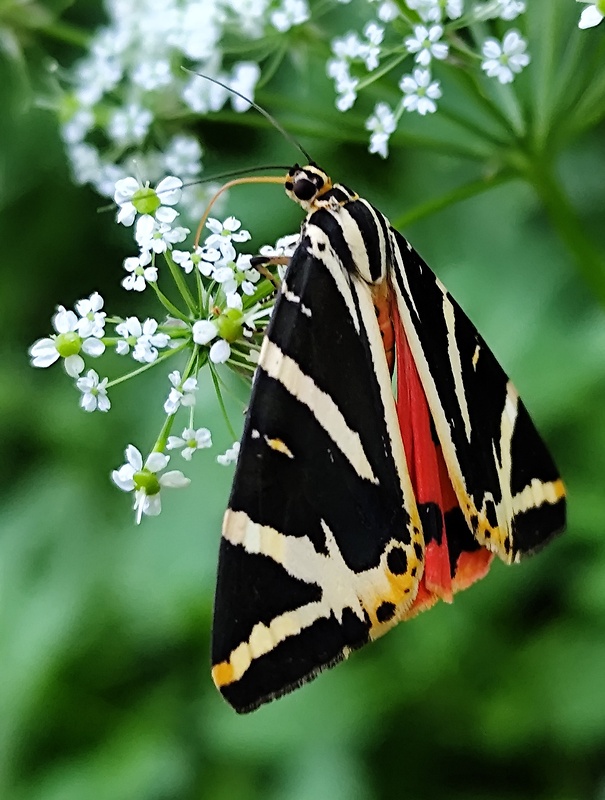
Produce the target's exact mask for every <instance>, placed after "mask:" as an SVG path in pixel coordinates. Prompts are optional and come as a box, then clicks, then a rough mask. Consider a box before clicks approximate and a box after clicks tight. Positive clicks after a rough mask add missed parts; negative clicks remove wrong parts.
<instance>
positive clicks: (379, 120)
mask: <svg viewBox="0 0 605 800" xmlns="http://www.w3.org/2000/svg"><path fill="white" fill-rule="evenodd" d="M396 127H397V120H396V118H395V115H394V114H393V112H392V110H391V108H390V106H389V105H388V103H377V104H376V106H375V107H374V113H373V114H372V116H371V117H368V119H367V120H366V130H368V131H372V135H371V136H370V147H369V151H370V153H378V154H379V155H381V156H382V157H383V158H386V157H387V155H388V154H389V137H390V135H391V134H392V133H393V131H394V130H395V128H396Z"/></svg>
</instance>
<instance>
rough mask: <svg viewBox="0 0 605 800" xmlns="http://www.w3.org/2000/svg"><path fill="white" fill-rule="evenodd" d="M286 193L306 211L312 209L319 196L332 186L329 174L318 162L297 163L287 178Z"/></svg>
mask: <svg viewBox="0 0 605 800" xmlns="http://www.w3.org/2000/svg"><path fill="white" fill-rule="evenodd" d="M285 186H286V194H287V195H288V197H289V198H290V199H291V200H294V202H295V203H298V204H299V205H300V206H302V207H303V208H304V209H305V211H311V210H312V209H313V207H314V205H315V202H316V200H317V198H318V197H319V196H320V195H322V194H324V193H325V192H327V191H329V190H330V189H331V188H332V181H331V180H330V178H329V176H328V175H327V174H326V173H325V172H324V171H323V170H322V169H320V168H319V167H318V166H317V164H307V166H306V167H300V166H299V165H298V164H295V165H294V166H293V167H292V168H291V169H290V171H289V172H288V176H287V178H286V183H285Z"/></svg>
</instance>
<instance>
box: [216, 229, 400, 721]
mask: <svg viewBox="0 0 605 800" xmlns="http://www.w3.org/2000/svg"><path fill="white" fill-rule="evenodd" d="M322 224H323V225H324V226H329V225H330V221H329V220H326V219H324V220H323V221H322ZM336 233H338V232H337V231H336ZM326 258H332V259H333V258H334V256H327V255H326ZM342 276H343V279H344V280H345V282H346V283H347V285H348V284H349V281H350V280H351V278H350V277H349V274H348V272H347V270H346V269H345V270H344V271H342ZM285 285H286V287H287V291H288V293H289V296H290V298H296V300H295V301H294V300H293V299H290V300H288V299H287V298H286V297H285V296H283V295H281V296H280V297H279V298H278V299H277V302H276V305H275V310H274V312H273V318H272V320H271V323H270V325H269V328H268V331H267V337H268V339H269V340H270V341H271V342H272V343H274V344H275V345H277V347H279V348H280V350H281V351H282V352H283V353H285V354H286V355H287V356H289V357H290V358H292V359H293V360H294V361H295V362H296V364H297V365H298V366H299V367H300V369H301V370H302V371H303V372H304V373H306V374H307V375H308V376H310V377H311V378H312V380H313V382H314V383H315V384H316V386H317V387H318V388H319V389H321V390H322V391H323V392H325V393H326V394H328V395H329V396H330V397H331V398H332V400H333V401H334V403H335V404H336V405H337V407H338V409H339V410H340V412H341V413H342V415H343V416H344V418H345V420H346V422H347V425H348V426H349V428H350V429H351V430H352V431H355V432H357V434H358V435H359V437H360V439H361V443H362V445H363V450H364V451H365V455H366V457H367V460H368V462H369V464H370V465H371V468H372V472H373V474H374V476H375V478H376V479H377V482H376V483H373V482H371V481H369V480H367V479H364V478H362V477H360V476H359V474H358V473H357V471H356V469H355V466H354V465H353V464H351V463H350V461H349V460H348V459H347V458H346V456H345V455H344V454H343V452H342V451H341V449H340V448H339V447H338V445H337V444H336V443H335V442H334V441H333V439H332V438H331V437H330V436H329V435H328V433H327V432H326V431H325V430H324V428H323V427H322V426H321V425H320V424H319V423H318V420H317V418H316V417H315V415H314V413H313V411H312V410H311V409H309V408H308V407H307V406H306V405H305V403H304V402H302V401H301V400H300V399H297V398H296V397H294V396H293V395H292V394H291V393H290V392H289V391H288V390H287V389H286V388H285V387H284V386H283V385H282V383H281V382H280V381H279V380H276V379H275V378H272V377H270V376H269V375H268V374H267V373H266V372H265V371H264V370H263V369H262V367H261V368H259V369H258V370H257V373H256V377H255V380H254V385H253V389H252V396H251V400H250V406H249V410H248V415H247V419H246V423H245V427H244V433H243V437H242V443H241V450H240V454H239V460H238V463H237V467H236V472H235V478H234V482H233V489H232V493H231V498H230V501H229V508H230V510H231V511H235V512H237V511H243V512H245V513H246V514H247V515H248V517H250V518H251V519H252V520H253V521H254V522H256V523H258V524H260V525H267V526H270V527H271V528H274V529H276V530H277V531H281V532H283V533H284V534H287V535H288V536H296V537H307V538H308V539H309V540H310V541H311V542H312V544H313V547H314V549H315V551H316V552H319V553H326V552H327V550H326V538H325V533H324V528H323V526H322V521H323V522H324V523H325V524H326V525H327V527H328V528H329V529H330V530H331V531H332V533H333V534H334V537H335V539H336V542H337V545H338V548H339V550H340V553H341V555H342V557H343V559H344V560H345V562H346V564H347V565H348V567H349V568H350V569H351V570H354V571H355V572H359V571H362V570H367V569H369V568H371V567H374V566H376V565H378V563H379V561H380V557H381V554H382V553H383V551H384V548H385V543H386V542H388V541H389V540H391V539H393V538H394V539H397V540H400V541H406V542H409V535H408V532H407V525H408V523H409V516H408V514H407V512H406V510H405V507H404V498H403V496H402V489H401V485H400V482H399V479H398V476H397V470H396V467H395V464H394V462H393V456H392V453H391V444H390V441H389V434H388V431H387V426H386V423H385V415H384V413H382V411H381V409H382V405H383V400H382V398H381V393H380V387H379V385H378V381H377V377H376V373H375V369H374V366H373V361H372V353H371V350H370V346H369V343H368V339H367V336H366V331H365V330H364V327H363V325H362V324H361V323H360V321H359V309H358V308H356V307H355V308H354V312H353V314H352V313H351V309H350V308H348V307H347V304H346V303H345V300H344V298H343V295H342V293H341V291H339V289H338V287H337V286H336V283H335V280H334V278H333V276H332V274H331V273H330V271H329V270H328V269H327V268H326V264H325V263H324V261H322V260H320V259H319V258H316V257H315V256H313V255H312V254H311V253H310V241H309V239H308V238H307V237H305V236H303V239H302V241H301V244H300V245H299V247H298V249H297V250H296V252H295V253H294V255H293V257H292V261H291V264H290V267H289V269H288V272H287V275H286V278H285ZM351 298H353V301H354V302H355V300H356V298H355V293H354V292H353V293H352V294H351ZM356 320H357V325H356ZM383 357H384V356H383ZM267 440H280V441H281V442H283V443H284V444H285V446H286V447H287V449H288V451H289V453H290V454H291V456H292V457H290V455H286V454H285V453H284V452H283V451H279V450H276V449H273V448H272V447H270V446H268V444H267ZM318 591H319V588H318V586H317V585H315V584H313V583H304V582H301V581H299V580H296V579H294V578H293V577H292V576H290V575H288V574H287V572H286V571H285V570H284V569H283V568H281V567H280V566H279V565H277V564H276V563H275V562H274V561H273V560H272V559H271V558H270V557H268V556H265V555H256V556H255V557H254V558H253V559H250V556H249V554H248V553H246V552H245V551H244V550H243V549H242V548H241V547H237V546H234V545H232V544H230V543H229V542H228V541H225V539H223V540H222V542H221V550H220V562H219V574H218V583H217V591H216V601H215V612H214V633H213V663H214V664H217V663H219V662H221V661H224V660H225V659H227V658H228V657H229V655H230V653H231V652H232V651H233V650H234V648H236V647H237V646H238V645H239V644H240V643H241V642H242V641H245V640H246V639H247V638H248V637H249V635H250V632H251V630H252V628H253V627H254V625H255V624H256V623H257V622H258V621H259V620H263V621H265V624H267V622H268V621H270V619H272V618H274V617H275V616H277V615H278V614H280V613H283V612H284V611H288V610H292V609H295V608H297V607H298V606H299V605H300V604H302V603H305V602H312V601H313V599H316V598H317V592H318ZM368 633H369V621H368V620H367V619H366V620H364V621H362V620H360V619H359V618H358V617H357V616H355V615H354V614H352V613H349V612H347V613H346V614H345V615H344V616H343V618H342V620H341V621H339V620H338V619H336V618H335V617H334V616H331V617H330V618H328V619H320V620H318V621H317V622H316V623H314V624H313V625H312V626H311V627H310V628H308V629H305V630H304V631H303V632H302V634H301V635H299V636H296V637H292V638H290V639H287V640H286V641H285V642H282V643H281V644H278V645H277V646H276V647H275V648H274V649H272V650H271V651H270V652H268V653H267V654H266V655H263V656H262V657H260V658H258V659H255V660H254V662H253V663H252V665H251V667H250V668H249V669H248V670H247V671H246V672H245V674H244V675H243V677H242V678H241V679H240V680H238V681H236V682H235V683H233V684H231V685H227V686H224V687H221V691H222V692H223V694H224V695H225V697H226V698H227V699H228V700H229V702H231V703H232V705H234V706H235V708H236V709H238V710H249V709H251V708H254V707H256V706H257V705H258V704H259V703H261V702H263V701H264V700H266V699H268V698H270V697H271V696H276V695H279V694H283V693H284V692H285V691H288V689H290V688H293V687H294V686H296V685H298V684H299V683H301V682H302V681H304V680H305V679H308V678H310V677H313V675H314V674H315V673H317V672H318V671H319V670H320V669H322V668H323V667H325V666H328V665H330V664H331V663H334V662H335V661H337V660H339V659H340V658H342V657H343V654H345V653H344V652H343V651H345V650H348V649H351V648H356V647H359V646H360V645H362V644H364V643H365V642H366V641H367V639H368Z"/></svg>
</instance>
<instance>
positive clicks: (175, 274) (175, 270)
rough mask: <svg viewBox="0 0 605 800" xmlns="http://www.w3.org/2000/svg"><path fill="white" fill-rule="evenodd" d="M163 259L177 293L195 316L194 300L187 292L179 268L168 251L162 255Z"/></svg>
mask: <svg viewBox="0 0 605 800" xmlns="http://www.w3.org/2000/svg"><path fill="white" fill-rule="evenodd" d="M164 258H165V259H166V263H167V264H168V267H169V268H170V272H171V274H172V278H173V280H174V282H175V283H176V285H177V288H178V290H179V292H180V293H181V296H182V298H183V300H184V301H185V303H186V304H187V306H188V308H189V310H190V311H191V313H192V314H197V309H196V307H195V298H194V297H193V295H192V294H191V292H190V290H189V287H188V286H187V283H186V282H185V279H184V278H183V273H182V271H181V268H180V267H179V266H177V264H176V263H175V261H174V259H173V258H172V255H171V254H170V250H166V252H165V253H164Z"/></svg>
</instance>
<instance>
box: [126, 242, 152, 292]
mask: <svg viewBox="0 0 605 800" xmlns="http://www.w3.org/2000/svg"><path fill="white" fill-rule="evenodd" d="M150 262H151V253H150V252H149V251H148V250H144V251H143V252H142V253H141V254H140V255H139V256H129V257H128V258H125V259H124V264H123V266H124V269H125V270H126V272H130V275H127V276H126V277H125V278H124V280H123V281H122V286H123V287H124V288H125V289H126V291H128V292H130V291H134V292H142V291H144V289H145V287H146V286H147V284H148V283H155V282H156V281H157V279H158V270H157V267H148V266H146V265H147V264H149V263H150Z"/></svg>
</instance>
